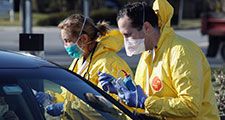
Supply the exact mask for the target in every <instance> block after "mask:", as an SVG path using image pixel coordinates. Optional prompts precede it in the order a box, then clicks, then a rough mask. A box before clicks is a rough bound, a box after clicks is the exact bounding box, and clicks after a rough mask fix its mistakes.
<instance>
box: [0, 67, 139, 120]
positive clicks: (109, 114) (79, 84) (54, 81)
mask: <svg viewBox="0 0 225 120" xmlns="http://www.w3.org/2000/svg"><path fill="white" fill-rule="evenodd" d="M11 73H14V75H11ZM1 78H7V79H6V80H3V81H1V83H2V82H3V83H4V82H6V83H7V82H8V81H11V79H12V78H13V79H15V81H17V82H18V83H15V82H12V83H14V84H17V85H19V86H20V87H21V88H22V90H23V92H22V97H23V99H24V100H25V103H27V106H28V107H30V106H31V108H32V107H35V106H37V108H38V110H33V108H32V109H31V110H30V111H31V114H33V116H35V115H36V114H38V113H39V112H40V114H41V115H36V116H44V115H43V114H44V112H43V109H39V106H40V105H38V103H37V101H36V99H35V97H34V96H35V95H34V93H33V92H32V89H34V90H37V89H36V87H35V85H36V84H37V83H38V82H37V81H44V92H46V93H49V91H52V92H50V93H58V95H60V94H61V93H62V92H63V91H62V90H61V88H64V89H66V91H67V92H69V93H72V95H71V96H66V98H72V100H70V101H69V102H70V103H69V104H70V105H69V106H72V107H71V108H72V109H73V111H76V112H80V111H79V109H77V107H76V105H75V104H76V101H81V103H82V104H80V105H83V106H85V107H88V108H90V109H91V110H92V111H93V113H98V114H99V116H101V117H102V118H104V119H108V120H115V119H123V118H124V117H125V114H126V117H128V116H130V117H132V119H134V118H135V117H134V115H133V113H131V112H130V111H129V110H127V109H126V108H125V107H124V106H122V105H121V104H120V103H119V102H117V101H116V100H114V99H113V98H112V97H111V96H109V95H108V94H107V93H105V92H104V91H102V90H101V89H100V88H98V87H96V86H95V85H93V84H92V83H91V82H89V81H87V80H85V79H84V78H82V77H80V76H79V75H76V74H74V73H72V72H70V71H68V70H65V69H61V68H55V67H40V68H37V69H23V70H17V69H14V70H10V72H9V71H6V70H4V71H2V72H1ZM8 79H9V80H8ZM37 91H39V90H37ZM103 96H104V97H103ZM74 98H76V100H75V101H73V99H74ZM65 102H67V103H68V101H65ZM112 103H113V104H112ZM116 106H117V107H119V109H118V108H117V107H116ZM78 108H79V107H78ZM121 110H122V111H121ZM33 111H39V112H36V113H33ZM82 114H87V112H83V113H82ZM86 116H87V118H88V117H90V116H91V114H87V115H86ZM25 120H26V119H25ZM40 120H41V119H40Z"/></svg>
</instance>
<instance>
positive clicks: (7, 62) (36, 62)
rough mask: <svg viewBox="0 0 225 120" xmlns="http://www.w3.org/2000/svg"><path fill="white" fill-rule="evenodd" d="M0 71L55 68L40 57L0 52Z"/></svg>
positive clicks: (13, 52)
mask: <svg viewBox="0 0 225 120" xmlns="http://www.w3.org/2000/svg"><path fill="white" fill-rule="evenodd" d="M0 56H1V57H0V69H12V68H21V69H22V68H24V69H26V68H37V67H57V66H56V65H55V64H53V63H51V62H48V61H46V60H44V59H42V58H40V57H36V56H33V55H31V54H25V53H19V52H15V51H4V50H0Z"/></svg>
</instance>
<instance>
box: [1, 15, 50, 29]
mask: <svg viewBox="0 0 225 120" xmlns="http://www.w3.org/2000/svg"><path fill="white" fill-rule="evenodd" d="M46 17H48V14H41V13H33V16H32V19H33V26H36V23H37V21H38V20H40V19H43V18H46ZM21 25H22V21H20V14H19V13H18V12H17V13H15V20H14V22H10V21H9V19H3V18H0V26H21Z"/></svg>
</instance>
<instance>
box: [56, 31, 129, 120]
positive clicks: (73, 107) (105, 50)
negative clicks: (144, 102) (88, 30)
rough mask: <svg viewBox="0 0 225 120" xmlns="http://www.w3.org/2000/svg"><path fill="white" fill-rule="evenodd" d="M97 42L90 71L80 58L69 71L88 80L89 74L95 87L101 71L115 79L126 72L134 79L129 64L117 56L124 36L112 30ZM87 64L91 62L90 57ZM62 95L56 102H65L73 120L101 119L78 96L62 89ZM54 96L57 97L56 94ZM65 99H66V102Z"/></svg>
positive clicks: (67, 111) (65, 106) (66, 110)
mask: <svg viewBox="0 0 225 120" xmlns="http://www.w3.org/2000/svg"><path fill="white" fill-rule="evenodd" d="M97 41H98V45H97V47H96V50H95V52H94V54H93V57H92V60H91V64H90V67H89V70H88V64H87V65H86V66H84V67H83V66H82V64H84V63H83V58H80V59H79V60H78V61H77V59H74V61H73V62H72V64H71V66H70V68H69V69H70V70H71V71H73V72H75V73H77V74H79V75H81V76H84V77H85V78H86V79H88V73H89V80H90V81H91V82H92V83H93V84H95V85H98V72H99V71H101V72H105V73H108V74H111V75H112V76H114V77H115V78H118V77H124V74H123V73H122V72H120V71H121V70H125V71H126V72H127V73H128V74H130V75H131V76H132V77H133V73H132V71H131V69H130V68H129V66H128V65H127V63H126V62H125V61H124V60H123V59H121V58H120V57H119V56H118V55H117V54H116V52H118V51H120V50H121V48H122V46H123V36H122V34H121V33H120V32H119V31H117V30H112V31H109V33H107V34H106V35H105V36H103V37H100V38H98V39H97ZM86 62H88V63H89V62H90V56H89V57H88V59H87V60H86ZM82 68H83V69H82ZM87 70H88V72H87ZM61 95H62V96H63V97H62V96H60V95H58V97H56V102H63V101H64V110H65V112H66V113H67V115H69V116H70V117H71V118H72V119H75V118H76V119H78V118H81V119H83V118H84V117H85V119H92V120H94V119H101V118H100V117H99V116H100V115H99V114H98V113H96V112H95V110H93V109H92V108H90V107H87V106H86V105H85V103H83V102H81V101H80V100H79V99H78V98H77V97H76V96H74V95H73V94H71V93H70V92H69V91H67V90H66V89H64V88H62V93H61ZM53 96H56V94H55V95H53ZM112 96H113V97H114V98H115V99H118V97H117V96H116V95H112ZM63 98H65V100H64V99H63ZM81 114H82V115H81ZM85 114H88V115H89V116H92V118H89V117H88V116H85ZM91 114H92V115H91ZM93 116H94V117H93Z"/></svg>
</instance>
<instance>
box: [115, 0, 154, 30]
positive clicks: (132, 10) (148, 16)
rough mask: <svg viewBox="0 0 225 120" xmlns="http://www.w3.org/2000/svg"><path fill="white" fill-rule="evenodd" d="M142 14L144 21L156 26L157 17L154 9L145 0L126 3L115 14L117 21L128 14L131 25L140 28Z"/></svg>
mask: <svg viewBox="0 0 225 120" xmlns="http://www.w3.org/2000/svg"><path fill="white" fill-rule="evenodd" d="M143 15H144V16H145V20H144V22H145V21H148V22H149V23H150V24H151V25H152V26H153V27H158V17H157V15H156V14H155V11H154V10H153V9H152V7H151V6H149V5H147V3H145V2H134V3H128V4H126V5H125V6H124V7H123V8H122V9H121V10H120V11H119V13H118V14H117V21H118V20H119V19H120V18H122V17H124V16H128V17H129V18H130V19H131V21H132V22H131V24H132V27H134V28H137V29H138V30H141V29H142V26H143Z"/></svg>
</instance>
